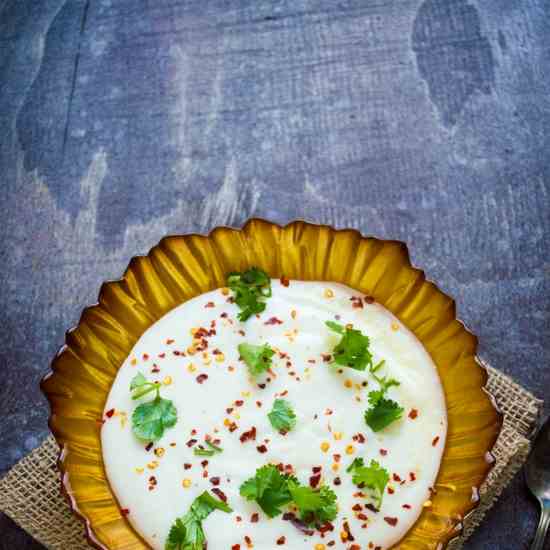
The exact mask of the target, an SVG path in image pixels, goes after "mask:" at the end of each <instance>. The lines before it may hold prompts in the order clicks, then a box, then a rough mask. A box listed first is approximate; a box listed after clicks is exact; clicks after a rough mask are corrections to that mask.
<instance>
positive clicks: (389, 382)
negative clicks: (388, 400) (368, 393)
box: [369, 359, 401, 393]
mask: <svg viewBox="0 0 550 550" xmlns="http://www.w3.org/2000/svg"><path fill="white" fill-rule="evenodd" d="M385 362H386V361H385V359H383V360H382V361H380V362H379V363H377V364H376V365H374V366H372V365H371V366H370V367H369V372H370V373H371V374H372V376H373V378H374V379H375V380H376V381H377V382H378V384H380V389H381V390H382V391H383V392H384V393H385V392H387V391H388V390H389V389H390V388H391V387H392V386H399V385H400V384H401V383H400V382H398V381H397V380H396V379H395V378H388V377H387V376H378V375H377V374H376V373H377V372H378V371H379V370H380V369H381V368H382V367H383V366H384V364H385Z"/></svg>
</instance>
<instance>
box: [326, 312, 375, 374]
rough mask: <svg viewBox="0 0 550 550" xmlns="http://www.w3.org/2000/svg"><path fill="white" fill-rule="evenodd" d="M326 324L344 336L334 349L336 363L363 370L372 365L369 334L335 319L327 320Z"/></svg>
mask: <svg viewBox="0 0 550 550" xmlns="http://www.w3.org/2000/svg"><path fill="white" fill-rule="evenodd" d="M326 325H327V327H328V328H330V329H331V330H332V331H334V332H337V333H338V334H340V335H341V336H342V339H341V340H340V342H338V344H336V346H335V347H334V349H333V351H332V353H333V356H334V363H336V364H337V365H342V366H344V367H349V368H351V369H355V370H361V371H363V370H365V369H366V368H367V366H369V365H372V354H371V352H370V351H369V345H370V340H369V337H368V336H365V335H364V334H363V333H362V332H361V331H360V330H356V329H353V328H349V327H344V326H343V325H341V324H339V323H335V322H334V321H326Z"/></svg>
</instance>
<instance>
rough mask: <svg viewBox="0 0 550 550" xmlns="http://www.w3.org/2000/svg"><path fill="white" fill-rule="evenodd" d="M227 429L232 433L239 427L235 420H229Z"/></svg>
mask: <svg viewBox="0 0 550 550" xmlns="http://www.w3.org/2000/svg"><path fill="white" fill-rule="evenodd" d="M228 429H229V431H230V432H231V433H233V432H234V431H236V430H238V429H239V426H237V424H236V423H235V422H231V423H230V424H229V427H228Z"/></svg>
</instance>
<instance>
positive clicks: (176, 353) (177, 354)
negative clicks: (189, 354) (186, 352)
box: [172, 349, 181, 357]
mask: <svg viewBox="0 0 550 550" xmlns="http://www.w3.org/2000/svg"><path fill="white" fill-rule="evenodd" d="M172 353H173V354H174V355H175V356H176V357H179V356H180V355H181V351H179V350H177V349H175V350H174V351H173V352H172Z"/></svg>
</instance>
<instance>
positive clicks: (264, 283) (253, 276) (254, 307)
mask: <svg viewBox="0 0 550 550" xmlns="http://www.w3.org/2000/svg"><path fill="white" fill-rule="evenodd" d="M227 286H228V287H229V288H230V289H231V290H232V291H233V292H234V294H235V303H236V304H237V305H238V306H239V308H240V309H241V312H240V313H239V316H238V317H239V321H246V320H247V319H248V318H249V317H251V316H252V315H254V314H256V313H261V312H262V311H263V310H264V309H265V302H264V300H265V298H270V297H271V280H270V278H269V277H268V275H267V273H266V272H265V271H262V270H261V269H258V268H257V267H251V268H250V269H248V270H247V271H244V272H243V273H230V274H229V275H228V276H227Z"/></svg>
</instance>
